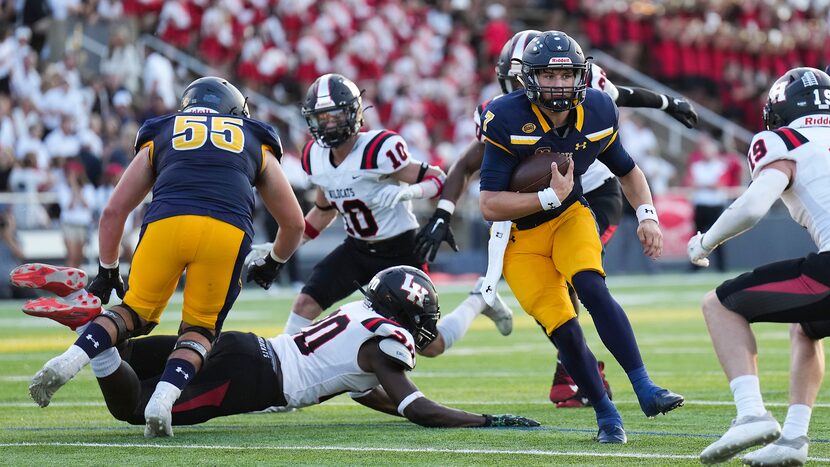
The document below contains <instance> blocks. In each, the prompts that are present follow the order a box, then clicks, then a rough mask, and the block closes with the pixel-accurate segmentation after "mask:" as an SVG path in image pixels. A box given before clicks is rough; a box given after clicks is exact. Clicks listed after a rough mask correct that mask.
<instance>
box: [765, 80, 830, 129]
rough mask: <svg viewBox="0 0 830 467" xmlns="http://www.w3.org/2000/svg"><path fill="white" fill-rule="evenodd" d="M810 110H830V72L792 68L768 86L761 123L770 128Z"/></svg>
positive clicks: (807, 113) (787, 123) (785, 122)
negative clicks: (762, 121) (829, 73)
mask: <svg viewBox="0 0 830 467" xmlns="http://www.w3.org/2000/svg"><path fill="white" fill-rule="evenodd" d="M810 114H830V75H828V74H827V73H825V72H823V71H821V70H818V69H816V68H809V67H801V68H793V69H792V70H790V71H788V72H786V73H784V75H783V76H781V77H780V78H778V79H777V80H775V82H774V83H772V86H771V87H770V90H769V95H768V97H767V103H766V105H764V127H766V129H767V130H774V129H776V128H780V127H782V126H787V125H789V124H790V122H792V121H793V120H795V119H797V118H799V117H802V116H804V115H810Z"/></svg>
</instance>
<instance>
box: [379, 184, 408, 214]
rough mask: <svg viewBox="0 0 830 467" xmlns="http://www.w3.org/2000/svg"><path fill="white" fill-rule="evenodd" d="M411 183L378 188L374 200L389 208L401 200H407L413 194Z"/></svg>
mask: <svg viewBox="0 0 830 467" xmlns="http://www.w3.org/2000/svg"><path fill="white" fill-rule="evenodd" d="M411 186H412V185H407V186H402V185H386V186H384V187H382V188H381V189H380V190H378V192H377V194H376V195H375V199H374V202H375V203H377V204H379V205H380V206H381V207H385V208H391V207H393V206H395V205H396V204H398V203H400V202H401V201H408V200H410V199H412V198H413V197H414V196H415V192H414V191H413V190H411V189H410V188H411Z"/></svg>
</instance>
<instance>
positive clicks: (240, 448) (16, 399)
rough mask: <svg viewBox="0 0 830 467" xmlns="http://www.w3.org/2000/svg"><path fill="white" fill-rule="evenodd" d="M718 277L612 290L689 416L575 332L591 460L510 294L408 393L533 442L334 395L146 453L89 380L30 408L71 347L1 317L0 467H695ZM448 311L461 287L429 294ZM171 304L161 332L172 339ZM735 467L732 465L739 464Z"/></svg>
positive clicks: (778, 358)
mask: <svg viewBox="0 0 830 467" xmlns="http://www.w3.org/2000/svg"><path fill="white" fill-rule="evenodd" d="M722 278H723V277H719V276H712V275H703V274H701V275H687V276H677V275H676V276H656V277H641V278H631V279H626V278H611V279H609V284H610V286H611V290H612V293H613V294H614V295H615V296H616V297H617V298H618V300H619V301H620V302H621V303H622V304H623V306H624V307H625V308H626V310H627V312H628V314H629V317H630V318H631V321H632V322H633V325H634V329H635V331H636V333H637V337H638V340H639V343H640V349H641V350H642V353H643V356H644V359H645V361H646V365H647V368H648V369H649V370H650V372H651V375H652V377H653V378H654V379H655V381H656V382H657V383H658V384H661V385H663V386H666V387H669V388H671V389H672V390H674V391H676V392H679V393H681V394H683V395H685V396H686V399H687V402H686V405H685V406H684V407H682V408H680V409H677V410H676V411H674V412H671V413H670V414H669V415H666V416H662V415H661V416H658V417H657V418H654V419H647V418H645V416H643V414H642V412H641V411H640V409H639V406H638V405H637V403H636V398H635V396H634V393H633V392H632V390H631V386H630V385H629V383H628V380H627V378H626V377H625V374H624V373H623V371H622V369H621V368H620V367H619V365H617V364H616V362H614V361H613V358H612V357H611V355H610V354H609V353H608V351H607V350H606V349H605V348H604V347H603V346H602V344H601V342H600V341H599V339H598V337H597V335H596V332H595V331H594V329H593V324H592V322H591V319H590V317H589V316H588V315H587V314H583V317H582V319H581V321H582V324H583V326H584V327H585V329H586V335H587V336H588V339H589V341H590V346H591V348H592V349H593V350H594V353H595V354H596V355H597V357H598V358H599V359H601V360H604V361H605V362H606V363H607V367H606V373H607V376H608V379H609V381H610V382H611V385H612V389H613V392H614V401H615V403H616V404H617V406H618V407H619V408H620V411H621V412H622V415H623V419H624V421H625V427H626V430H627V432H628V436H629V442H628V444H626V445H622V446H601V445H599V444H597V443H596V442H594V441H593V440H592V438H593V436H594V434H595V430H596V427H595V421H594V415H593V411H592V410H590V409H556V408H555V407H554V406H553V405H552V404H551V403H550V402H549V401H548V399H547V396H548V390H549V387H550V381H551V375H552V371H553V367H554V363H555V356H554V349H553V347H552V346H551V344H550V343H549V342H548V341H547V340H546V339H545V338H544V337H543V335H542V333H541V331H540V330H539V328H538V327H537V326H536V325H535V323H534V322H533V321H532V320H531V319H529V318H528V317H527V315H525V314H524V312H522V311H521V310H520V309H519V308H518V305H517V303H516V301H515V299H513V297H512V296H510V295H509V291H508V289H507V287H506V286H504V285H503V286H502V288H501V289H502V293H503V294H504V295H505V298H506V299H507V301H508V303H509V304H510V305H511V306H513V307H514V311H515V312H516V319H515V328H514V331H513V334H512V335H510V336H509V337H501V336H500V335H499V334H498V333H497V332H496V331H495V328H494V327H493V325H492V323H490V322H489V321H488V320H487V319H486V318H484V317H479V318H478V319H477V320H476V321H475V322H474V323H473V327H472V328H471V329H470V332H469V333H468V334H467V336H466V337H465V338H464V339H463V340H462V341H461V342H459V343H457V344H456V346H455V347H454V348H453V349H452V350H450V351H449V352H448V353H447V354H445V355H443V356H441V357H439V358H437V359H426V358H419V360H418V367H417V368H416V369H415V370H414V371H413V372H412V375H411V376H412V379H413V380H414V381H415V382H416V384H417V385H418V386H419V387H420V389H421V390H422V391H423V392H424V393H425V394H426V395H427V396H428V397H430V398H432V399H434V400H436V401H440V402H442V403H444V404H447V405H452V406H455V407H458V408H462V409H465V410H469V411H474V412H479V413H482V412H484V413H514V414H521V415H525V416H529V417H532V418H535V419H537V420H539V421H540V422H541V423H542V427H540V428H536V429H525V430H520V429H425V428H421V427H418V426H416V425H413V424H410V423H408V422H406V421H404V420H403V419H401V418H397V417H392V416H389V415H384V414H380V413H375V412H373V411H371V410H369V409H366V408H364V407H362V406H359V405H357V404H355V403H353V402H352V401H351V400H350V399H349V398H348V397H347V396H340V397H337V398H335V399H333V400H331V401H328V402H326V403H325V404H323V405H319V406H315V407H308V408H305V409H302V410H299V411H295V412H292V413H284V414H263V415H239V416H235V417H227V418H223V419H217V420H213V421H211V422H209V423H206V424H203V425H199V426H193V427H175V437H173V438H171V439H145V438H144V437H143V427H139V426H129V425H126V424H124V423H122V422H118V421H116V420H114V419H113V418H112V417H111V416H110V415H109V413H108V412H107V410H106V408H105V406H104V404H103V400H102V398H101V395H100V392H99V391H98V387H97V385H96V383H95V381H94V378H93V376H92V372H91V371H90V370H89V369H84V370H83V371H82V372H81V374H80V375H78V377H76V378H75V379H74V380H73V381H71V382H70V383H68V384H67V385H66V386H65V387H64V388H63V389H61V391H60V392H58V394H57V395H56V396H55V398H54V399H53V402H52V404H51V405H50V406H49V407H48V408H46V409H40V408H38V407H37V406H36V405H35V404H34V402H32V401H31V400H30V399H29V395H28V391H27V386H28V384H29V379H30V378H31V376H32V375H34V373H35V372H36V371H37V370H38V369H39V368H40V367H41V365H42V364H43V363H44V362H45V361H46V360H48V359H49V358H51V357H52V356H54V355H56V354H58V353H60V352H61V351H63V350H64V349H65V348H66V346H68V345H69V344H70V343H71V342H72V341H73V340H74V336H75V335H74V333H72V332H70V331H69V330H68V329H67V328H64V327H62V326H60V325H58V324H57V323H53V322H51V321H48V320H43V319H38V318H31V317H28V316H25V315H23V314H22V313H21V312H20V311H19V310H20V303H19V302H2V303H0V324H1V325H0V453H2V457H0V464H2V465H21V464H25V465H44V464H61V465H74V464H95V465H103V464H116V465H120V464H131V465H133V464H156V465H184V464H190V465H222V464H230V465H244V464H292V465H321V464H338V465H366V464H371V465H388V464H430V465H498V464H509V465H543V464H544V465H551V464H552V465H696V464H698V461H697V455H698V453H699V452H700V451H701V450H702V449H703V448H704V447H705V446H706V445H708V444H709V443H711V442H712V441H714V440H715V439H716V438H717V437H718V436H719V435H720V434H722V433H723V431H725V430H726V428H727V427H728V425H729V422H730V421H731V419H732V418H733V417H734V415H735V411H734V407H733V405H732V397H731V394H730V393H729V387H728V384H727V382H726V379H725V377H724V376H723V373H722V372H721V370H720V367H719V366H718V364H717V360H716V358H715V354H714V351H713V350H712V346H711V343H710V342H709V338H708V335H707V334H706V330H705V326H704V323H703V319H702V317H701V315H700V311H699V303H700V299H701V297H702V296H703V294H704V293H705V291H706V290H708V289H710V288H711V287H713V286H714V285H716V284H717V283H719V281H720V280H721V279H722ZM439 292H441V308H442V310H443V311H444V312H445V313H447V312H449V311H450V310H452V308H453V307H454V306H455V305H456V304H457V303H459V302H460V301H461V300H462V299H463V297H464V296H465V294H466V287H461V286H450V287H439ZM291 298H292V297H291V295H290V294H289V293H287V292H286V293H285V294H283V295H281V296H277V297H269V296H266V295H265V294H264V293H262V292H260V291H254V290H250V289H249V290H246V291H245V292H243V294H242V296H241V297H240V300H239V301H238V302H237V304H236V306H235V309H234V310H233V311H232V312H231V314H230V316H229V318H228V320H227V322H226V327H225V328H226V329H239V330H248V331H251V330H252V331H255V332H257V333H259V334H261V335H272V334H275V333H277V332H278V331H279V329H280V327H281V326H282V324H283V323H284V322H285V318H286V316H287V310H288V309H289V308H290V303H291ZM180 303H181V297H178V298H177V299H174V301H173V302H172V303H171V305H170V307H168V312H167V314H166V315H165V317H164V318H163V322H162V325H161V326H159V327H158V328H156V330H155V333H159V332H168V333H171V332H173V329H174V328H175V325H176V324H177V321H178V317H179V312H178V310H179V309H180ZM755 331H756V335H757V336H758V339H759V347H760V349H761V354H760V357H759V360H760V365H761V382H762V389H763V392H764V398H765V401H766V402H767V405H768V408H769V409H770V410H771V411H772V412H773V414H775V415H776V417H777V418H778V419H779V421H782V422H783V419H784V415H785V413H786V406H787V404H786V402H787V371H788V362H789V359H788V358H789V357H788V353H789V344H788V334H787V327H786V325H761V326H756V327H755ZM826 396H827V392H826V391H822V393H821V394H820V395H819V406H818V407H817V408H816V409H815V410H814V412H813V419H812V420H813V423H812V428H811V437H812V438H813V442H812V444H811V446H810V457H811V459H812V462H813V463H816V464H817V463H830V434H829V433H828V432H830V417H828V414H830V411H828V407H830V406H829V405H826V404H821V403H822V402H826V401H827V397H826ZM732 463H733V464H734V465H737V464H738V463H739V462H738V461H737V460H733V461H732Z"/></svg>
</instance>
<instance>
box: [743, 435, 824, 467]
mask: <svg viewBox="0 0 830 467" xmlns="http://www.w3.org/2000/svg"><path fill="white" fill-rule="evenodd" d="M809 445H810V440H809V439H808V438H807V437H806V436H799V437H797V438H793V439H787V438H778V440H777V441H775V442H774V443H772V444H768V445H766V446H764V447H763V448H761V449H759V450H757V451H752V452H750V453H748V454H746V455H745V456H744V457H742V458H741V462H743V463H744V464H747V465H752V466H756V467H766V466H781V467H783V466H790V465H793V466H799V465H804V463H805V462H807V448H808V446H809Z"/></svg>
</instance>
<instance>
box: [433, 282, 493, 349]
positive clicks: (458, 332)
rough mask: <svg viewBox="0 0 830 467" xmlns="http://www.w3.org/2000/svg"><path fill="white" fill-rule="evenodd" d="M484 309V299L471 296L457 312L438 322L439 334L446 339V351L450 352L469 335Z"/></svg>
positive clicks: (454, 311) (459, 306) (456, 309)
mask: <svg viewBox="0 0 830 467" xmlns="http://www.w3.org/2000/svg"><path fill="white" fill-rule="evenodd" d="M483 309H484V299H482V298H481V297H480V296H478V295H470V296H469V297H467V298H466V299H465V300H464V301H463V302H461V304H460V305H458V307H456V308H455V310H453V311H452V312H451V313H450V314H448V315H447V316H445V317H444V318H442V319H441V321H438V332H440V333H441V336H442V337H443V338H444V350H448V349H449V348H450V347H452V345H453V343H455V341H457V340H458V339H461V338H462V337H464V334H467V329H470V324H472V322H473V320H474V319H475V318H476V316H478V315H479V313H481V310H483Z"/></svg>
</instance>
